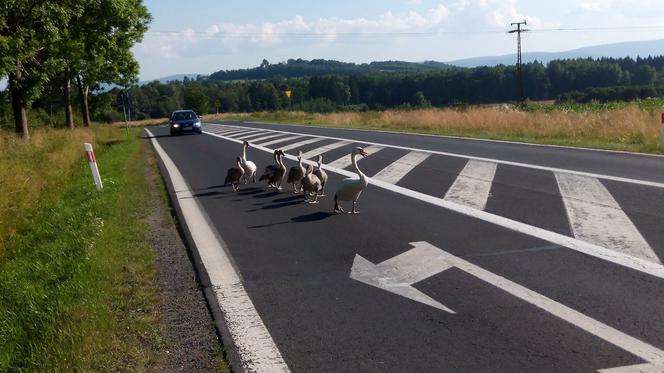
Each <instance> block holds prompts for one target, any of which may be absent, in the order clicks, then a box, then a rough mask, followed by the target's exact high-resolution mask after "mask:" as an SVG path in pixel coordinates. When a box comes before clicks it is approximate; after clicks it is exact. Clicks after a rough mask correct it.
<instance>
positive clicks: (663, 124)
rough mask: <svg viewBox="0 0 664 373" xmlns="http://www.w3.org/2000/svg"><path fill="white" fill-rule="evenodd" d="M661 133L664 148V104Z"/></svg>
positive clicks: (663, 147)
mask: <svg viewBox="0 0 664 373" xmlns="http://www.w3.org/2000/svg"><path fill="white" fill-rule="evenodd" d="M660 127H661V133H660V135H659V140H660V141H661V144H660V145H661V147H662V150H664V106H662V120H661V122H660Z"/></svg>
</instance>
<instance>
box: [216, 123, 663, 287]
mask: <svg viewBox="0 0 664 373" xmlns="http://www.w3.org/2000/svg"><path fill="white" fill-rule="evenodd" d="M205 133H206V134H208V135H210V136H214V137H218V138H220V139H224V140H227V141H233V142H238V143H241V141H239V140H234V139H231V138H229V137H224V136H221V135H216V134H214V133H210V132H207V131H206V132H205ZM254 149H259V150H262V151H264V152H267V153H272V152H273V151H272V149H270V148H266V147H263V146H261V145H254ZM366 149H368V148H366ZM286 158H288V159H291V160H297V158H296V157H295V156H292V155H288V154H286ZM349 158H350V157H349ZM303 163H305V164H311V165H314V166H315V165H316V163H315V162H313V161H309V160H305V161H303ZM323 169H325V170H329V171H331V172H334V173H337V174H340V175H343V176H346V177H356V174H355V173H354V172H351V171H346V170H344V169H343V168H338V167H335V166H333V165H331V164H324V165H323ZM370 184H372V185H374V186H376V187H379V188H382V189H386V190H389V191H391V192H394V193H398V194H401V195H403V196H407V197H410V198H413V199H416V200H419V201H422V202H426V203H429V204H431V205H434V206H438V207H442V208H444V209H447V210H450V211H454V212H457V213H459V214H462V215H466V216H469V217H471V218H475V219H479V220H482V221H485V222H487V223H490V224H494V225H498V226H500V227H503V228H507V229H509V230H512V231H515V232H519V233H522V234H525V235H528V236H531V237H535V238H539V239H541V240H544V241H547V242H551V243H554V244H557V245H560V246H564V247H566V248H568V249H571V250H575V251H578V252H580V253H583V254H586V255H589V256H592V257H595V258H598V259H602V260H606V261H608V262H611V263H614V264H617V265H620V266H623V267H626V268H630V269H633V270H635V271H639V272H641V273H646V274H648V275H651V276H654V277H657V278H661V279H664V266H662V265H661V264H657V263H653V262H651V261H648V260H643V259H641V258H636V257H633V256H631V255H627V254H624V253H619V252H617V251H614V250H610V249H607V248H604V247H601V246H598V245H595V244H592V243H589V242H585V241H581V240H578V239H576V238H572V237H567V236H565V235H562V234H560V233H556V232H552V231H548V230H546V229H542V228H539V227H535V226H532V225H529V224H526V223H522V222H519V221H516V220H511V219H508V218H505V217H502V216H499V215H495V214H491V213H488V212H486V211H482V210H478V209H474V208H471V207H468V206H464V205H460V204H458V203H454V202H450V201H446V200H444V199H442V198H438V197H434V196H430V195H428V194H424V193H420V192H417V191H414V190H411V189H407V188H403V187H400V186H398V185H394V184H390V183H386V182H384V181H381V180H375V179H371V181H370Z"/></svg>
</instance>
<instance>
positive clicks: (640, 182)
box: [271, 130, 664, 188]
mask: <svg viewBox="0 0 664 373" xmlns="http://www.w3.org/2000/svg"><path fill="white" fill-rule="evenodd" d="M271 131H274V132H279V133H284V134H291V135H300V136H316V137H322V138H325V139H331V140H339V141H351V142H358V143H363V144H370V145H377V146H381V147H383V148H386V147H389V148H395V149H404V150H410V151H419V152H425V153H431V154H439V155H445V156H448V157H454V158H463V159H474V160H476V161H485V162H494V163H498V164H505V165H510V166H517V167H524V168H530V169H534V170H543V171H551V172H564V173H569V174H574V175H584V176H590V177H596V178H599V179H605V180H614V181H620V182H624V183H631V184H638V185H645V186H652V187H656V188H664V183H659V182H655V181H647V180H640V179H631V178H627V177H620V176H612V175H604V174H597V173H592V172H584V171H574V170H566V169H563V168H557V167H548V166H539V165H534V164H528V163H521V162H512V161H504V160H500V159H493V158H484V157H477V156H473V155H466V154H457V153H448V152H440V151H435V150H426V149H418V148H411V147H406V146H398V145H388V144H381V143H376V142H371V141H356V140H351V139H346V138H341V137H334V136H317V135H310V134H302V133H297V132H291V131H280V130H271Z"/></svg>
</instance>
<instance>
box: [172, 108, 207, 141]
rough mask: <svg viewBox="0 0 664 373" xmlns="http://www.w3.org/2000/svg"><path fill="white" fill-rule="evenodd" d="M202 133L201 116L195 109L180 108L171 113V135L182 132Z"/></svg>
mask: <svg viewBox="0 0 664 373" xmlns="http://www.w3.org/2000/svg"><path fill="white" fill-rule="evenodd" d="M185 131H186V132H195V133H197V134H199V135H200V134H201V133H202V129H201V118H199V117H198V115H196V113H195V112H194V111H193V110H178V111H174V112H173V114H171V136H172V135H177V134H179V133H182V132H185Z"/></svg>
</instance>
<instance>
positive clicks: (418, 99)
mask: <svg viewBox="0 0 664 373" xmlns="http://www.w3.org/2000/svg"><path fill="white" fill-rule="evenodd" d="M413 106H414V107H416V108H423V109H424V108H430V107H431V102H430V101H429V100H428V99H427V97H426V96H425V95H424V93H422V91H417V92H416V93H415V96H413Z"/></svg>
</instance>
